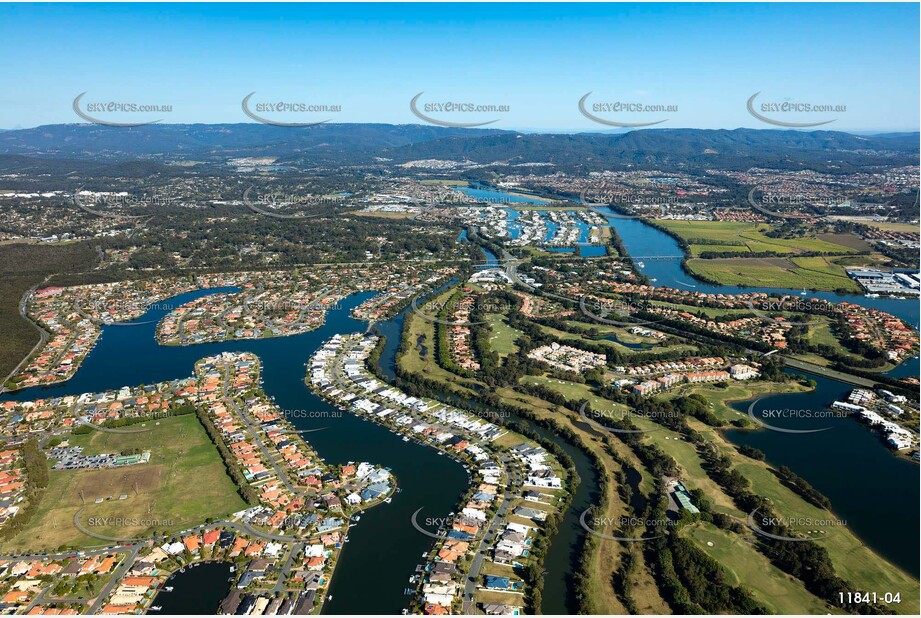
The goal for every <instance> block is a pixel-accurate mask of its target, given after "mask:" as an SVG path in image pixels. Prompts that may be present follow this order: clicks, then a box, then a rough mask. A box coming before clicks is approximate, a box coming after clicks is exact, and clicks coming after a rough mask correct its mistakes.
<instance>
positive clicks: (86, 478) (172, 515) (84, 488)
mask: <svg viewBox="0 0 921 618" xmlns="http://www.w3.org/2000/svg"><path fill="white" fill-rule="evenodd" d="M150 425H151V424H149V426H150ZM70 444H71V445H74V446H83V447H84V449H85V451H84V452H85V453H87V454H95V453H103V452H105V453H113V452H122V451H124V450H126V449H135V448H138V449H142V450H149V451H150V453H151V456H150V463H148V464H139V465H135V466H126V467H123V468H107V469H100V470H62V471H52V472H51V473H50V482H49V485H48V488H47V489H46V490H45V492H44V494H43V496H42V499H41V501H40V503H39V507H38V511H37V513H36V514H35V516H34V517H33V518H32V520H31V521H30V522H29V525H28V526H27V527H26V528H24V529H23V531H22V532H21V533H20V534H19V535H17V536H16V537H13V538H12V539H11V540H10V541H9V542H6V543H4V545H5V547H6V548H7V549H9V550H24V549H30V550H38V549H53V548H57V547H58V546H60V545H65V544H66V545H71V546H95V545H100V544H106V543H105V541H102V540H100V539H97V538H93V537H91V536H87V535H85V534H83V533H81V532H80V531H79V530H77V529H76V528H75V527H74V525H73V517H74V514H75V513H77V512H78V511H79V510H80V509H81V507H82V508H83V511H82V512H81V514H80V521H81V523H82V524H83V525H84V526H86V527H87V528H88V529H90V530H92V531H93V532H96V533H98V534H100V535H103V536H110V537H117V538H132V537H141V536H144V535H145V534H150V533H151V532H152V531H154V530H156V531H158V532H162V531H165V530H179V529H181V528H186V527H189V526H192V525H196V524H200V523H204V522H205V520H206V519H208V518H218V517H222V516H225V515H228V514H230V513H233V512H236V511H240V510H243V509H245V508H246V507H247V505H246V503H245V502H243V500H242V498H240V496H239V494H238V493H237V490H236V487H235V485H234V483H233V481H232V480H231V479H230V477H229V476H228V475H227V472H226V470H225V469H224V464H223V462H222V461H221V457H220V455H219V454H218V452H217V449H216V448H215V447H214V445H213V444H212V443H211V441H210V439H209V438H208V435H207V434H206V433H205V430H204V428H203V427H202V426H201V424H200V423H199V421H198V418H197V417H196V416H195V415H194V414H189V415H185V416H177V417H172V418H168V419H164V420H161V421H159V425H153V429H152V431H149V432H142V433H133V434H124V433H122V434H117V433H109V432H101V431H94V432H92V433H89V434H85V435H79V436H72V437H71V439H70ZM81 495H82V497H81ZM122 495H125V496H127V498H126V499H124V500H120V499H119V498H120V496H122ZM97 498H102V499H103V502H102V503H99V504H97V503H96V502H95V500H96V499H97ZM84 502H85V505H84ZM91 518H105V519H106V520H107V521H102V522H99V520H98V519H97V520H96V521H97V522H99V523H98V525H92V524H91V522H92V520H91ZM108 518H122V519H123V520H124V521H122V522H117V523H116V522H112V521H110V520H108Z"/></svg>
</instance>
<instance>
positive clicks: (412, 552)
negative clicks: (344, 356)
mask: <svg viewBox="0 0 921 618" xmlns="http://www.w3.org/2000/svg"><path fill="white" fill-rule="evenodd" d="M225 290H227V289H226V288H222V289H220V290H218V289H212V290H199V291H196V292H190V293H188V294H181V295H178V296H176V297H174V298H172V299H169V300H168V301H166V302H164V303H159V304H158V305H154V306H153V308H152V309H151V310H149V311H148V312H147V313H145V314H144V315H143V316H142V317H140V318H138V319H137V320H135V321H134V322H130V323H125V324H122V325H109V326H103V327H102V329H103V332H102V336H101V337H100V339H99V341H98V343H97V344H96V347H95V348H94V349H93V350H92V351H91V352H90V354H89V355H88V356H87V358H86V359H85V362H84V364H83V366H82V367H81V368H80V370H79V371H78V372H77V374H76V375H75V376H74V377H73V378H72V379H71V380H69V381H67V382H64V383H62V384H58V385H55V386H50V387H43V388H33V389H26V390H23V391H19V392H16V393H10V394H7V395H4V397H3V398H4V399H6V398H13V399H17V400H30V399H38V398H48V397H57V396H63V395H73V394H80V393H86V392H100V391H105V390H108V389H114V388H119V387H121V386H123V385H141V384H150V383H154V382H160V381H165V380H173V379H176V378H182V377H186V376H190V375H192V374H193V371H194V364H195V362H196V361H197V360H199V359H201V358H203V357H205V356H211V355H214V354H218V353H220V352H224V351H247V352H252V353H254V354H256V355H257V356H258V357H259V358H260V359H261V361H262V369H263V371H262V378H263V380H264V383H263V387H264V389H265V392H266V393H267V394H268V395H269V396H271V397H273V398H274V400H275V403H276V404H277V405H278V406H279V407H280V408H281V409H282V410H309V411H311V412H315V413H314V414H299V415H292V416H293V418H291V422H292V423H294V424H295V425H296V426H297V427H298V428H299V429H315V430H316V429H320V431H313V432H311V433H309V434H307V438H308V441H309V442H310V444H311V446H313V448H314V449H315V450H316V451H317V453H318V454H319V455H320V457H322V458H323V459H324V460H325V461H327V462H328V463H330V464H342V463H346V462H348V461H368V462H371V463H374V464H379V465H382V466H386V467H389V468H390V469H391V470H392V472H393V474H394V476H395V477H396V480H397V483H398V485H399V488H400V492H399V493H397V494H395V495H394V496H393V500H392V501H391V503H389V504H382V505H379V506H376V507H374V508H372V509H370V510H368V511H366V512H365V513H364V514H363V515H362V517H361V521H360V522H359V523H358V524H357V525H356V526H355V527H353V528H352V529H351V530H350V532H349V542H348V543H347V544H346V545H345V547H344V549H343V551H342V553H341V556H340V562H339V564H338V566H337V567H336V574H335V577H334V578H333V582H332V584H331V586H330V590H329V594H330V595H331V596H332V600H330V601H329V602H328V603H327V604H326V606H325V608H324V613H328V614H399V613H400V612H401V610H402V609H404V608H406V607H407V606H408V603H409V597H408V596H407V595H405V594H404V590H405V589H406V588H407V587H412V585H411V584H410V583H409V578H410V576H412V575H413V573H414V572H415V568H416V566H417V565H418V564H420V563H422V562H423V558H422V556H423V554H424V553H425V552H427V551H428V550H430V549H431V547H432V540H431V539H430V538H428V537H426V536H424V535H422V534H420V533H419V532H418V531H417V530H416V529H415V528H413V526H412V524H411V521H410V518H411V516H412V514H413V513H414V512H415V511H416V510H417V509H419V508H422V509H423V511H422V514H423V515H424V516H426V517H429V516H431V517H446V516H447V515H448V514H449V513H451V512H453V511H454V510H455V507H456V505H457V501H458V500H459V498H460V496H461V495H462V493H463V492H464V491H465V489H466V487H467V484H468V477H467V473H466V471H465V470H464V468H463V466H462V465H461V464H460V463H458V462H456V461H454V460H453V459H451V458H449V457H443V456H439V455H438V452H437V451H436V450H435V449H432V448H430V447H425V446H422V445H419V444H416V443H415V442H403V441H402V440H401V438H400V437H399V436H397V435H396V434H393V433H391V432H390V431H389V430H387V429H385V428H383V427H381V426H380V425H376V424H374V423H371V422H369V421H366V420H364V419H363V418H361V417H358V416H355V415H353V414H339V412H338V410H336V409H335V408H333V407H332V406H330V405H329V404H328V403H326V402H325V401H323V400H322V399H320V398H318V397H316V396H315V395H314V394H313V393H312V392H311V391H310V390H309V389H308V388H307V386H306V385H305V383H304V378H305V371H306V370H305V367H304V364H305V363H306V362H307V360H308V359H309V358H310V356H311V355H312V354H313V352H314V351H315V350H316V349H317V348H318V347H319V346H320V345H321V344H322V343H323V342H324V341H325V340H326V339H328V338H329V337H331V336H332V335H334V334H336V333H351V332H364V331H365V329H366V328H367V323H365V322H361V321H358V320H355V319H353V318H351V317H350V316H349V311H350V310H351V309H352V308H353V307H356V306H358V305H359V304H361V303H362V302H364V301H365V300H366V299H368V298H370V297H371V296H373V295H374V293H373V292H363V293H360V294H354V295H352V296H349V297H348V298H346V299H344V300H343V301H342V302H340V303H339V304H338V306H337V307H336V308H334V309H332V310H330V311H329V313H328V314H327V316H326V322H325V323H324V325H323V326H322V327H321V328H320V329H318V330H315V331H311V332H309V333H304V334H301V335H296V336H292V337H280V338H273V339H259V340H241V341H229V342H221V343H205V344H199V345H194V346H161V345H159V344H158V343H157V342H156V340H155V338H154V332H155V328H156V323H157V322H158V321H159V320H160V319H161V318H162V317H163V316H164V315H165V314H166V313H168V311H169V308H170V307H171V306H177V305H179V304H182V303H185V302H189V301H191V300H193V299H195V298H198V297H201V296H204V295H207V294H212V293H215V292H216V291H225ZM132 324H133V325H132ZM380 328H381V329H382V330H385V331H387V332H394V331H392V330H391V329H393V328H395V326H393V325H388V323H386V322H385V323H382V324H381V325H380ZM395 332H397V333H398V332H399V330H398V329H397V330H396V331H395ZM394 340H395V342H398V341H399V336H396V337H395V338H394ZM394 351H395V348H394ZM316 412H319V413H318V414H317V413H316ZM324 413H326V414H324ZM305 416H307V417H310V418H303V417H305ZM164 599H165V597H164ZM180 613H184V612H180ZM206 613H207V612H206Z"/></svg>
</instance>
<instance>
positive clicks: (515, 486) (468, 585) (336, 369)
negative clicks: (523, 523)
mask: <svg viewBox="0 0 921 618" xmlns="http://www.w3.org/2000/svg"><path fill="white" fill-rule="evenodd" d="M356 347H357V345H356V344H352V345H348V344H346V345H344V346H343V347H342V349H341V350H340V352H339V353H338V354H337V355H336V356H335V357H333V358H332V359H331V360H330V361H328V366H330V377H331V378H332V379H333V380H334V381H335V383H336V385H337V386H338V387H339V388H340V389H342V390H345V391H347V392H352V393H356V394H358V395H360V396H361V397H364V398H367V399H370V400H372V401H376V402H377V403H381V404H384V405H386V406H387V407H391V408H399V409H400V410H401V411H402V412H404V413H406V414H408V415H410V416H412V417H413V418H415V419H417V420H420V421H423V422H426V423H428V424H431V425H434V426H436V427H442V428H444V429H446V430H449V431H451V432H452V433H460V434H461V435H463V437H464V438H465V439H468V440H469V441H470V442H472V443H476V444H480V446H483V444H482V442H481V440H478V439H477V438H476V437H474V436H472V435H471V434H469V433H468V432H461V431H458V429H457V428H455V427H446V426H444V425H442V424H441V423H439V422H438V421H437V420H436V419H432V418H428V417H426V416H425V415H424V414H422V413H420V412H418V411H416V410H414V409H411V408H405V407H403V406H399V405H396V404H394V402H393V401H390V400H383V399H381V398H380V397H377V396H375V395H373V394H372V393H367V392H363V391H361V392H357V391H358V389H356V388H355V385H354V383H352V382H351V381H350V380H349V379H347V378H346V377H344V376H343V375H342V371H341V367H342V362H343V361H344V360H345V359H346V358H348V353H349V352H351V351H352V350H354V349H355V348H356ZM369 418H370V419H371V420H372V421H374V422H378V423H380V421H379V420H378V419H377V418H375V417H369ZM381 424H383V425H384V426H386V427H390V425H387V424H386V423H381ZM393 428H394V429H396V430H397V431H399V432H400V433H406V430H405V428H404V427H401V426H400V427H393ZM429 446H432V445H429ZM433 448H434V447H433ZM486 450H487V451H490V452H493V451H492V448H490V447H488V445H487V448H486ZM449 454H451V453H449ZM452 455H453V454H452ZM495 459H496V462H497V463H498V464H499V465H500V466H501V467H502V470H503V473H504V475H505V477H506V479H507V484H506V489H505V493H504V494H503V499H502V504H500V505H499V508H498V509H497V510H496V514H495V515H494V516H493V517H492V519H491V520H490V521H489V525H488V526H486V527H485V530H483V531H482V532H483V535H482V536H481V537H480V538H479V540H478V541H477V543H476V545H475V547H474V551H475V553H474V557H473V560H472V561H471V563H470V568H469V569H468V571H467V573H466V574H465V579H464V591H463V597H462V605H463V613H464V614H473V613H474V609H475V605H476V604H475V602H474V600H473V598H472V597H473V594H474V593H475V592H476V590H477V585H478V583H477V582H478V580H479V577H480V572H481V570H482V568H483V565H484V563H485V562H486V560H487V557H486V555H487V552H488V551H489V547H490V546H491V545H492V541H493V539H494V538H495V536H496V535H497V534H498V533H499V532H500V530H501V529H502V528H503V527H504V524H505V520H506V516H507V514H508V509H509V507H510V506H511V504H512V501H513V500H515V498H517V497H518V496H519V495H520V490H521V489H522V483H523V481H524V478H523V472H522V471H521V470H519V469H518V463H517V462H515V461H514V460H512V459H511V458H510V457H509V456H508V455H506V454H498V455H496V456H495Z"/></svg>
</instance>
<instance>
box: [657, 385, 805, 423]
mask: <svg viewBox="0 0 921 618" xmlns="http://www.w3.org/2000/svg"><path fill="white" fill-rule="evenodd" d="M806 390H808V388H807V387H806V386H803V385H802V384H799V383H798V382H785V383H783V384H780V383H777V382H764V381H752V382H733V383H732V384H731V385H730V386H729V387H727V388H718V387H716V386H714V385H712V384H684V385H682V386H679V387H678V388H676V389H673V390H671V391H669V392H667V393H665V394H663V395H660V396H658V397H657V399H672V398H674V397H678V396H686V395H692V394H699V395H701V396H703V397H704V399H706V400H707V403H709V404H710V410H711V411H712V412H713V413H714V414H715V415H716V416H717V417H718V418H720V419H722V420H724V421H727V422H731V421H734V420H736V419H738V418H741V417H742V416H743V414H740V413H739V412H738V411H737V410H736V409H735V408H733V407H732V406H731V405H730V404H732V403H733V402H736V401H748V400H750V399H754V398H755V397H758V396H759V395H768V394H770V395H776V394H779V393H799V392H803V391H806Z"/></svg>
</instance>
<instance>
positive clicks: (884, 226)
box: [861, 221, 919, 234]
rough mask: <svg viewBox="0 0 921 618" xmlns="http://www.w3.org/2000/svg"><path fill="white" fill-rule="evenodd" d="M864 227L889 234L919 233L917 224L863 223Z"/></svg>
mask: <svg viewBox="0 0 921 618" xmlns="http://www.w3.org/2000/svg"><path fill="white" fill-rule="evenodd" d="M861 223H863V224H864V225H869V226H870V227H875V228H877V229H880V230H886V231H887V232H914V233H915V234H917V233H918V232H919V229H918V224H917V223H890V222H888V221H861Z"/></svg>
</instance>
